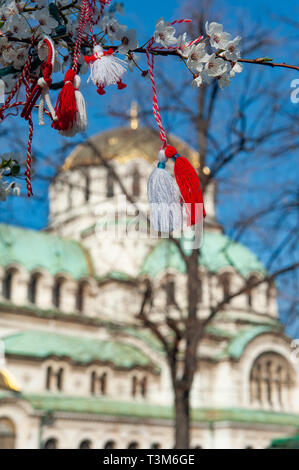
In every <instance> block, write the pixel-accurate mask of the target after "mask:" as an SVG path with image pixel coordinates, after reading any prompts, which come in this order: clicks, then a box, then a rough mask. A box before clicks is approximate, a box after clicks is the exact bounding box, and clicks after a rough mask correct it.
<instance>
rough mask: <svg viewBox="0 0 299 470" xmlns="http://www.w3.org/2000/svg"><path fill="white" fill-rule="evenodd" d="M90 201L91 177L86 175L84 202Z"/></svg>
mask: <svg viewBox="0 0 299 470" xmlns="http://www.w3.org/2000/svg"><path fill="white" fill-rule="evenodd" d="M89 199H90V177H89V175H85V186H84V201H85V202H88V201H89Z"/></svg>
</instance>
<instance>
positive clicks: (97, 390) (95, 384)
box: [90, 371, 108, 395]
mask: <svg viewBox="0 0 299 470" xmlns="http://www.w3.org/2000/svg"><path fill="white" fill-rule="evenodd" d="M90 379H91V380H90V393H91V394H92V395H98V394H100V395H106V394H107V379H108V375H107V372H103V373H102V374H98V373H97V372H95V371H92V373H91V376H90Z"/></svg>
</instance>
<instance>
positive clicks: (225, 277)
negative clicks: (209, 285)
mask: <svg viewBox="0 0 299 470" xmlns="http://www.w3.org/2000/svg"><path fill="white" fill-rule="evenodd" d="M219 282H220V285H221V287H222V293H223V298H224V299H225V298H227V297H228V296H229V295H230V294H231V273H223V274H221V275H220V278H219Z"/></svg>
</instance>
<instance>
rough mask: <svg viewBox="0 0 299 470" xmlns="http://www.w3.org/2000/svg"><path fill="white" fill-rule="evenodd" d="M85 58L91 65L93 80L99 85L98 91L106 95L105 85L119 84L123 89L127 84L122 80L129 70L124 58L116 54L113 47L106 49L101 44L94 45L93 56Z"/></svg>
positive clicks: (120, 88) (91, 77)
mask: <svg viewBox="0 0 299 470" xmlns="http://www.w3.org/2000/svg"><path fill="white" fill-rule="evenodd" d="M84 60H85V62H86V63H87V64H89V67H90V76H89V78H88V82H89V81H90V80H91V81H92V82H93V84H94V85H96V86H97V88H98V89H97V93H98V94H99V95H104V94H105V93H106V91H105V86H109V85H117V88H118V89H119V90H122V89H123V88H125V87H126V86H127V85H126V84H125V83H123V82H122V76H123V75H124V73H125V72H126V71H127V69H126V67H125V65H126V62H125V61H124V60H121V59H119V58H118V57H115V56H114V51H113V49H111V48H110V49H108V51H104V50H103V48H102V46H100V45H99V44H98V45H96V46H94V48H93V55H92V56H84Z"/></svg>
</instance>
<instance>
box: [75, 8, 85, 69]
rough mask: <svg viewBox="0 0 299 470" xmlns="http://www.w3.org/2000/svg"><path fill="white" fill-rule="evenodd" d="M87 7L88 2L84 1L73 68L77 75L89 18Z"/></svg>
mask: <svg viewBox="0 0 299 470" xmlns="http://www.w3.org/2000/svg"><path fill="white" fill-rule="evenodd" d="M87 5H88V0H83V3H82V9H81V15H80V22H79V28H78V37H77V40H76V44H75V49H74V59H73V67H72V68H73V70H74V72H75V73H77V69H78V59H79V57H80V54H81V43H82V38H83V34H84V31H85V27H86V22H87V16H88V9H87Z"/></svg>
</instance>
